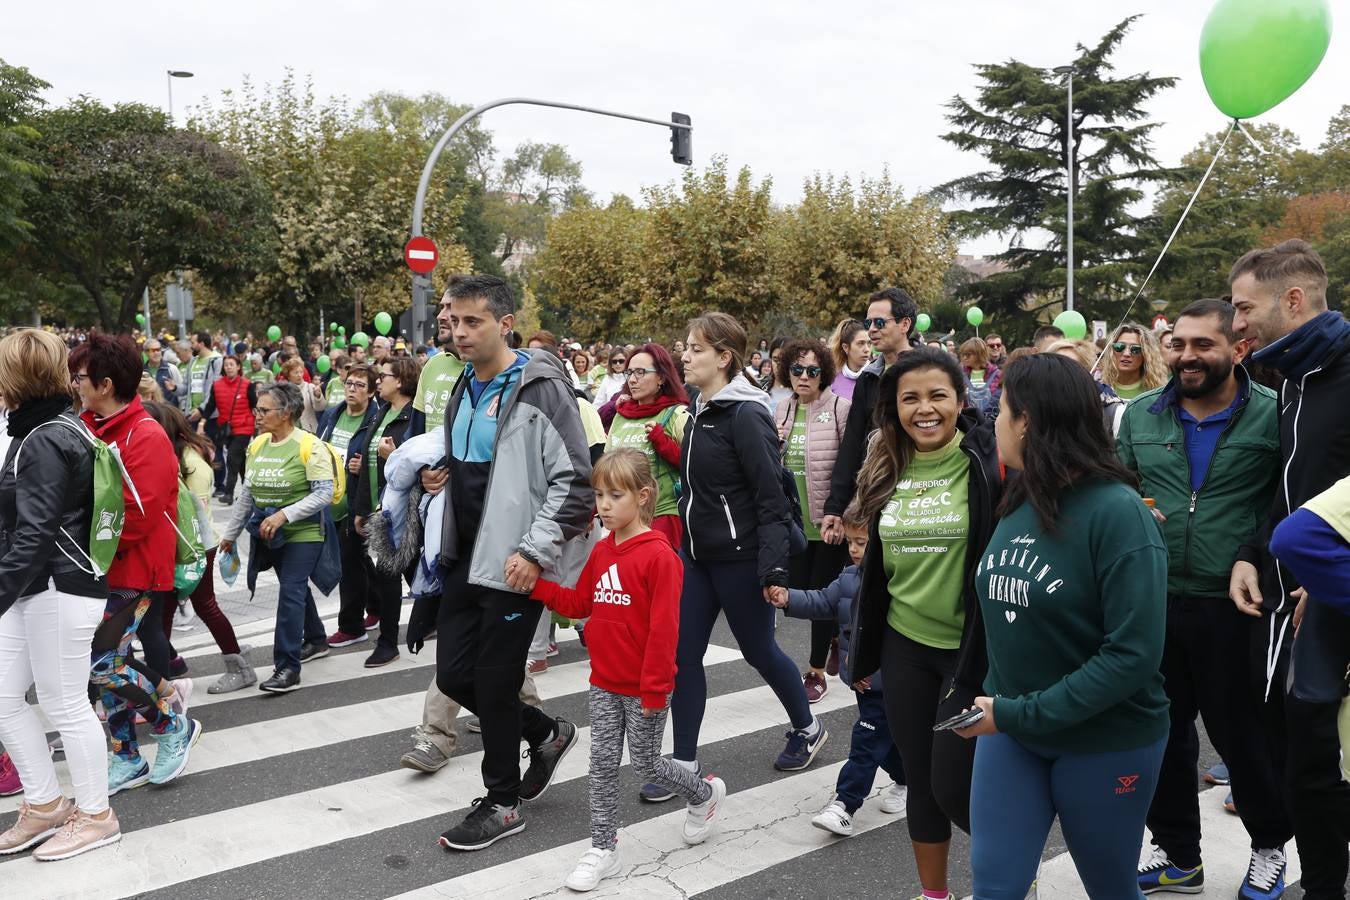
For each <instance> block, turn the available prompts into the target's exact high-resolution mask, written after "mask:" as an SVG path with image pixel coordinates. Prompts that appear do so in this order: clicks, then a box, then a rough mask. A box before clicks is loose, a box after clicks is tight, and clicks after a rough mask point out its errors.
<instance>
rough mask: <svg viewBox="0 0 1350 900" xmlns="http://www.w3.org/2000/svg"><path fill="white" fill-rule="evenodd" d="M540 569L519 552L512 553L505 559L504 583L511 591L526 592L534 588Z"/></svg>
mask: <svg viewBox="0 0 1350 900" xmlns="http://www.w3.org/2000/svg"><path fill="white" fill-rule="evenodd" d="M542 571H543V569H541V568H540V567H539V564H538V563H534V562H530V561H529V560H528V559H526V558H525V557H523V556H521V555H520V553H519V552H516V553H512V554H511V555H510V556H509V557H507V560H506V584H507V586H508V587H509V588H511V590H513V591H520V592H521V593H522V594H528V593H530V592H531V591H533V590H534V583H535V582H536V581H538V580H539V574H540V573H541V572H542Z"/></svg>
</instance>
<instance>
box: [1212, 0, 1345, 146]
mask: <svg viewBox="0 0 1350 900" xmlns="http://www.w3.org/2000/svg"><path fill="white" fill-rule="evenodd" d="M1330 44H1331V4H1330V3H1329V2H1328V0H1219V2H1218V3H1215V4H1214V8H1213V9H1212V10H1210V12H1209V18H1207V19H1205V27H1204V28H1203V29H1202V30H1201V31H1200V75H1201V76H1202V77H1203V78H1204V80H1205V89H1206V90H1208V91H1209V98H1210V99H1211V100H1213V101H1214V105H1215V106H1217V107H1218V108H1219V111H1220V112H1222V113H1223V114H1224V115H1226V116H1231V117H1232V118H1234V119H1250V118H1252V117H1253V116H1259V115H1261V114H1262V113H1263V112H1265V111H1267V110H1269V109H1270V108H1272V107H1274V106H1276V105H1277V104H1279V103H1280V102H1282V101H1283V100H1285V99H1287V98H1288V97H1289V96H1290V95H1292V94H1293V93H1294V92H1295V91H1297V90H1298V89H1299V88H1300V87H1302V86H1303V83H1304V82H1305V81H1307V80H1308V79H1309V78H1310V77H1312V73H1313V72H1315V71H1317V67H1318V65H1320V64H1321V62H1322V57H1323V56H1325V55H1326V52H1327V47H1328V46H1329V45H1330Z"/></svg>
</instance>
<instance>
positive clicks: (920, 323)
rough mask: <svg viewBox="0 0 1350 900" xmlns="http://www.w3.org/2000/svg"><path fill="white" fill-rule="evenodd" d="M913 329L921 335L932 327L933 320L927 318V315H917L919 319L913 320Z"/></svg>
mask: <svg viewBox="0 0 1350 900" xmlns="http://www.w3.org/2000/svg"><path fill="white" fill-rule="evenodd" d="M914 327H915V328H917V329H919V333H920V334H923V333H924V332H925V331H927V330H928V329H930V328H932V327H933V320H932V319H931V318H929V316H928V313H919V317H918V318H917V319H915V320H914Z"/></svg>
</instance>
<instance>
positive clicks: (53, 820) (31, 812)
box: [0, 797, 75, 854]
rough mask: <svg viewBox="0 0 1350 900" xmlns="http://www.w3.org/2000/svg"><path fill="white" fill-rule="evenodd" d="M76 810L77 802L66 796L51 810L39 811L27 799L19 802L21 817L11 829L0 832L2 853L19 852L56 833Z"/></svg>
mask: <svg viewBox="0 0 1350 900" xmlns="http://www.w3.org/2000/svg"><path fill="white" fill-rule="evenodd" d="M73 812H75V804H74V803H71V802H70V801H69V800H67V799H66V798H65V797H62V798H61V802H60V803H58V804H57V805H56V809H54V810H52V811H51V812H39V811H38V810H36V809H33V807H31V806H29V805H28V801H27V800H25V801H23V802H22V803H21V804H19V818H18V820H17V821H15V823H14V824H13V825H12V826H11V827H10V829H9V831H6V832H5V833H4V834H0V853H4V854H9V853H18V852H19V851H21V850H27V849H28V848H29V847H31V846H33V845H34V844H38V843H41V842H42V841H45V840H46V839H47V838H49V837H51V836H52V835H54V834H56V830H57V829H58V828H60V827H61V823H63V822H65V821H66V820H67V819H69V818H70V815H71V813H73Z"/></svg>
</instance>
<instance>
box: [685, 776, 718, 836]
mask: <svg viewBox="0 0 1350 900" xmlns="http://www.w3.org/2000/svg"><path fill="white" fill-rule="evenodd" d="M704 780H705V781H707V782H708V784H710V785H712V796H711V797H709V798H708V799H707V800H706V801H704V802H703V803H690V804H689V805H688V806H686V807H685V817H684V842H685V843H686V844H701V843H703V842H704V841H706V840H707V839H708V835H710V834H712V830H713V824H714V823H715V822H716V821H717V814H718V812H720V811H721V810H720V809H719V807H720V806H721V805H722V802H723V801H724V800H726V799H727V785H726V782H725V781H723V780H722V779H720V778H718V777H717V776H716V775H709V776H708V777H707V778H706V779H704Z"/></svg>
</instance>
